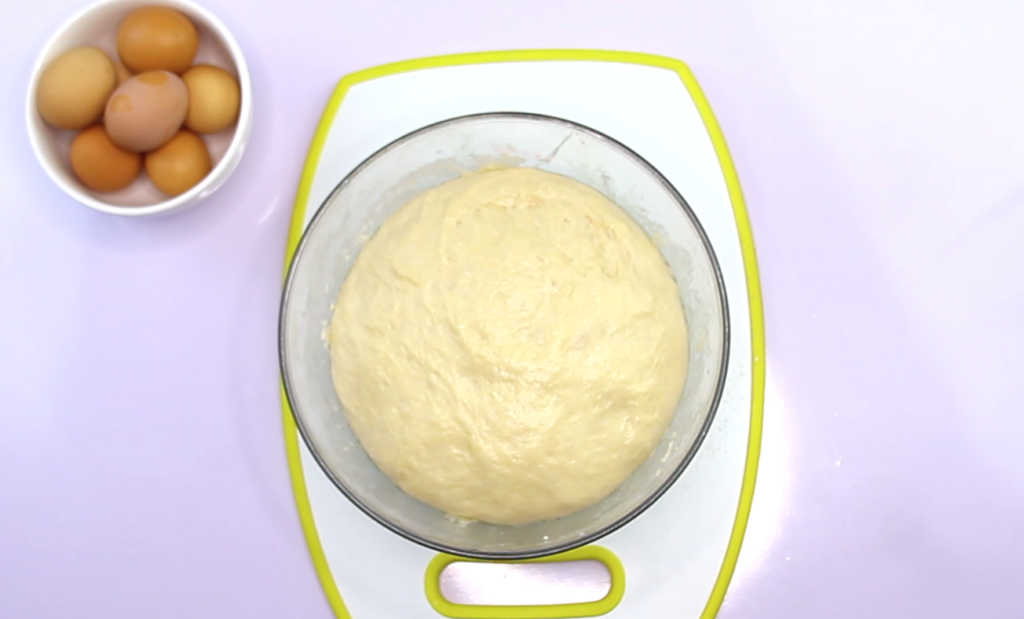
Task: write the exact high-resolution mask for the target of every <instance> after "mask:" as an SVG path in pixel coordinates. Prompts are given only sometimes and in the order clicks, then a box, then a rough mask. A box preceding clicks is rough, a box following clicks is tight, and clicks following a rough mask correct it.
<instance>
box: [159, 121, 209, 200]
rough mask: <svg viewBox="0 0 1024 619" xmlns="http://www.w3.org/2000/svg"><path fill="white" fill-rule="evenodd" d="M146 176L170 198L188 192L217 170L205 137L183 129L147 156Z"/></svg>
mask: <svg viewBox="0 0 1024 619" xmlns="http://www.w3.org/2000/svg"><path fill="white" fill-rule="evenodd" d="M145 166H146V174H148V175H149V180H151V181H153V184H154V185H156V188H157V189H159V190H160V191H162V192H164V193H166V194H167V195H169V196H176V195H179V194H182V193H185V192H186V191H188V190H189V189H192V188H193V187H195V185H196V184H197V183H198V182H199V181H201V180H203V178H205V177H206V175H207V174H209V173H210V170H211V169H212V168H213V162H212V161H211V160H210V152H209V151H208V150H207V149H206V144H204V143H203V140H202V138H200V137H199V136H198V135H196V134H194V133H192V132H191V131H189V130H187V129H182V130H181V131H179V132H178V133H177V135H175V136H174V137H173V138H171V140H170V141H169V142H167V143H166V144H164V145H163V146H161V147H160V148H158V149H156V150H154V151H153V152H150V153H146V161H145Z"/></svg>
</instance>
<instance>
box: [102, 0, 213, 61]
mask: <svg viewBox="0 0 1024 619" xmlns="http://www.w3.org/2000/svg"><path fill="white" fill-rule="evenodd" d="M198 49H199V32H198V31H197V30H196V27H195V25H193V24H192V22H191V21H189V19H188V18H187V17H185V16H184V15H182V14H181V13H180V12H178V11H175V10H174V9H171V8H167V7H163V6H147V7H143V8H141V9H136V10H134V11H132V12H131V13H129V14H128V17H125V18H124V21H122V22H121V25H120V26H119V27H118V29H117V53H118V55H119V56H121V60H122V61H123V62H124V64H125V66H127V67H128V68H129V69H131V70H132V71H134V72H136V73H142V72H143V71H157V70H164V71H171V72H173V73H177V74H179V75H180V74H182V73H184V72H185V71H187V70H188V68H189V67H190V66H191V65H192V60H193V59H195V57H196V51H197V50H198Z"/></svg>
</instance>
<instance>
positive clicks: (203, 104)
mask: <svg viewBox="0 0 1024 619" xmlns="http://www.w3.org/2000/svg"><path fill="white" fill-rule="evenodd" d="M181 79H182V80H183V81H184V82H185V85H186V86H188V115H187V116H185V126H186V127H188V128H189V129H191V130H192V131H195V132H197V133H217V132H218V131H223V130H225V129H227V128H228V127H230V126H231V125H233V124H235V121H236V120H238V107H239V104H240V102H241V92H240V91H239V88H238V82H237V81H235V78H234V77H232V75H231V74H230V73H228V72H227V71H225V70H224V69H221V68H220V67H214V66H211V65H208V64H198V65H196V66H194V67H192V68H191V69H189V70H188V71H186V72H185V75H182V76H181Z"/></svg>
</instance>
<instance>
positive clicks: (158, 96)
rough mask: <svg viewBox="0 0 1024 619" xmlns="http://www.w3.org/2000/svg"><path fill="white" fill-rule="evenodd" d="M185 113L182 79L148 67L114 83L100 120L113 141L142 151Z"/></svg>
mask: <svg viewBox="0 0 1024 619" xmlns="http://www.w3.org/2000/svg"><path fill="white" fill-rule="evenodd" d="M187 113H188V88H187V87H186V86H185V82H183V81H181V78H180V77H178V76H177V75H175V74H173V73H170V72H168V71H149V72H146V73H140V74H138V75H136V76H135V77H133V78H131V79H130V80H128V81H126V82H125V83H123V84H121V85H120V86H118V87H117V90H115V91H114V94H113V95H112V96H111V97H110V101H109V102H108V103H107V112H106V114H105V115H104V117H103V122H104V124H105V125H106V126H107V133H109V134H110V139H112V140H114V143H115V144H117V145H118V146H120V147H121V148H127V149H128V150H134V151H136V152H140V153H142V152H146V151H149V150H153V149H154V148H157V147H159V146H160V145H162V144H164V143H165V142H167V140H169V139H171V136H173V135H174V134H175V133H176V132H177V131H178V129H179V128H181V123H182V122H183V121H184V120H185V114H187Z"/></svg>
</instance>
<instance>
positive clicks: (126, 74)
mask: <svg viewBox="0 0 1024 619" xmlns="http://www.w3.org/2000/svg"><path fill="white" fill-rule="evenodd" d="M114 73H116V74H117V85H118V86H120V85H121V84H123V83H125V82H127V81H128V80H130V79H132V77H134V74H133V73H132V72H131V71H129V70H128V67H126V66H124V63H123V62H121V61H120V60H115V61H114Z"/></svg>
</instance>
